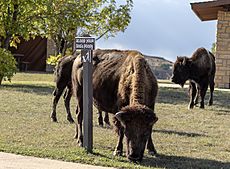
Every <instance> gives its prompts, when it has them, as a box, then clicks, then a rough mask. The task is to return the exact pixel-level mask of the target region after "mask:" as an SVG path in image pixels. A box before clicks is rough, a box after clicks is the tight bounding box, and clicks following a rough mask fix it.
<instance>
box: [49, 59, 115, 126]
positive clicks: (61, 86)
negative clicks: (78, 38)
mask: <svg viewBox="0 0 230 169" xmlns="http://www.w3.org/2000/svg"><path fill="white" fill-rule="evenodd" d="M76 57H77V55H76V56H66V57H63V58H61V59H60V60H59V62H58V64H57V67H56V69H55V72H54V74H55V82H56V86H55V89H54V92H53V95H54V97H53V102H52V103H53V106H52V112H51V116H50V117H51V120H52V121H54V122H57V115H56V108H57V104H58V101H59V99H60V97H61V95H62V93H63V91H64V90H65V93H64V102H65V108H66V112H67V120H68V121H69V122H70V123H73V122H74V120H73V118H72V115H71V112H70V100H71V96H72V82H71V73H72V66H73V62H74V60H75V59H76ZM98 114H99V116H98V122H99V125H100V126H103V117H102V111H100V110H98ZM104 122H105V123H106V125H108V126H109V125H110V122H109V115H108V113H105V117H104Z"/></svg>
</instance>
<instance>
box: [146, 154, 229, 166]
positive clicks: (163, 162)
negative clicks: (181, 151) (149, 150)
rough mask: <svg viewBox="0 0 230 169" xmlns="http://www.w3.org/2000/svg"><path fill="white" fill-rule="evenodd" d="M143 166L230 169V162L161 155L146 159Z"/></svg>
mask: <svg viewBox="0 0 230 169" xmlns="http://www.w3.org/2000/svg"><path fill="white" fill-rule="evenodd" d="M141 165H143V166H148V167H149V166H151V167H160V168H166V169H179V168H181V169H185V168H208V169H217V168H222V169H228V168H230V163H229V162H220V161H215V160H208V159H199V158H191V157H182V156H169V155H159V157H152V158H151V157H145V158H144V159H143V162H142V163H141Z"/></svg>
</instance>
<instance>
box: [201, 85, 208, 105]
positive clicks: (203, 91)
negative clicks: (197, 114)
mask: <svg viewBox="0 0 230 169" xmlns="http://www.w3.org/2000/svg"><path fill="white" fill-rule="evenodd" d="M207 89H208V83H204V84H203V86H201V89H200V98H201V101H200V108H202V109H204V97H205V94H206V92H207Z"/></svg>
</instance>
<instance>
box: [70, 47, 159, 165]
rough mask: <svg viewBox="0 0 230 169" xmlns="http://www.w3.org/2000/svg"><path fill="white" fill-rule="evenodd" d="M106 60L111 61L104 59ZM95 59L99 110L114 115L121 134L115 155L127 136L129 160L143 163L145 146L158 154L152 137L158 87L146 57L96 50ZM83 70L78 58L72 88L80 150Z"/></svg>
mask: <svg viewBox="0 0 230 169" xmlns="http://www.w3.org/2000/svg"><path fill="white" fill-rule="evenodd" d="M105 56H106V57H105ZM107 57H111V59H105V58H107ZM93 58H97V59H98V60H99V62H98V63H95V64H93V99H94V103H95V105H96V106H97V107H98V108H99V109H100V110H103V111H106V112H110V113H112V114H114V118H113V121H114V124H115V129H116V131H117V134H118V142H117V146H116V148H115V151H114V155H122V152H123V142H122V140H123V137H124V135H125V136H126V141H127V158H128V159H129V160H131V161H134V162H137V161H141V160H142V158H143V153H144V150H145V146H146V144H147V149H148V151H149V153H151V154H157V152H156V149H155V147H154V144H153V142H152V137H151V133H152V127H153V124H154V123H156V121H157V120H158V118H157V117H156V115H155V113H154V105H155V100H156V96H157V91H158V85H157V80H156V78H155V76H154V75H153V73H152V71H151V69H150V67H149V65H148V64H147V62H146V60H145V59H144V56H143V55H142V54H141V53H140V52H138V51H132V50H127V51H126V50H124V51H121V50H100V49H97V50H95V51H94V56H93ZM82 70H83V68H82V63H81V60H80V58H76V59H75V61H74V64H73V70H72V84H73V92H74V93H75V96H76V100H77V108H76V114H77V124H76V135H75V138H76V139H77V141H78V143H79V145H80V146H82V142H83V135H82V120H83V110H82V107H83V103H82V102H83V97H82V92H83V89H82V88H83V86H82Z"/></svg>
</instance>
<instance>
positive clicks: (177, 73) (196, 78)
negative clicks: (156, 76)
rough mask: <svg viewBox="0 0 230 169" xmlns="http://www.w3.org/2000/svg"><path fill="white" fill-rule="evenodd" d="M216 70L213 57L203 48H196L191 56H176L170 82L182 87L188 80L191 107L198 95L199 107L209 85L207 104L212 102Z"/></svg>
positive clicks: (201, 106)
mask: <svg viewBox="0 0 230 169" xmlns="http://www.w3.org/2000/svg"><path fill="white" fill-rule="evenodd" d="M215 72H216V65H215V57H214V55H213V54H212V53H211V52H209V51H208V50H206V49H205V48H198V49H197V50H196V51H195V52H194V53H193V55H192V57H191V58H187V57H177V60H176V62H175V63H174V67H173V76H172V82H174V83H176V84H180V85H181V86H182V87H183V85H184V84H185V82H186V81H187V80H189V91H190V103H189V106H188V108H189V109H192V108H193V107H194V105H195V104H197V103H198V97H199V95H200V98H201V101H200V108H204V97H205V94H206V91H207V89H208V85H209V87H210V98H209V105H212V104H213V91H214V85H215V83H214V78H215Z"/></svg>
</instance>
